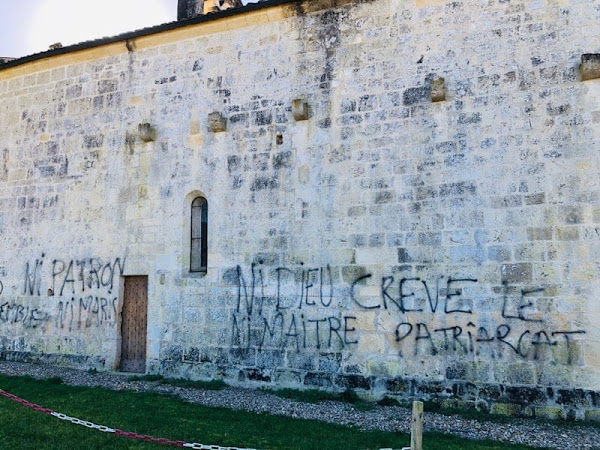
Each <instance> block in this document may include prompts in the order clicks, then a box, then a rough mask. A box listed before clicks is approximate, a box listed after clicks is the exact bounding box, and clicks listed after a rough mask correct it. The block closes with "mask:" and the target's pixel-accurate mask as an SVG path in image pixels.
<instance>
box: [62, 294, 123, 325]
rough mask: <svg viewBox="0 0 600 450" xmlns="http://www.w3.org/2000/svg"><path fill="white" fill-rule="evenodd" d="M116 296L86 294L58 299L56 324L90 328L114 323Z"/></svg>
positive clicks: (115, 317) (115, 318)
mask: <svg viewBox="0 0 600 450" xmlns="http://www.w3.org/2000/svg"><path fill="white" fill-rule="evenodd" d="M117 300H118V299H117V297H112V298H106V297H97V296H93V295H88V296H87V297H79V298H76V297H72V298H71V299H70V300H66V301H62V300H61V301H59V302H58V311H57V315H56V325H57V327H60V328H65V327H67V328H68V329H69V331H72V330H73V329H74V328H77V329H81V328H91V327H92V326H96V327H100V326H102V325H105V324H108V325H114V324H115V323H116V320H117Z"/></svg>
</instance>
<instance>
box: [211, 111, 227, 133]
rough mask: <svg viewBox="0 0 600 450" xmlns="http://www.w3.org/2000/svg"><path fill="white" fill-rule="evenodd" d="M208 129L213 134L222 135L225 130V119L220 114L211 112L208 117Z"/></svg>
mask: <svg viewBox="0 0 600 450" xmlns="http://www.w3.org/2000/svg"><path fill="white" fill-rule="evenodd" d="M208 129H209V130H210V131H212V132H213V133H222V132H223V131H226V130H227V119H225V117H223V114H221V113H220V112H212V113H210V114H209V115H208Z"/></svg>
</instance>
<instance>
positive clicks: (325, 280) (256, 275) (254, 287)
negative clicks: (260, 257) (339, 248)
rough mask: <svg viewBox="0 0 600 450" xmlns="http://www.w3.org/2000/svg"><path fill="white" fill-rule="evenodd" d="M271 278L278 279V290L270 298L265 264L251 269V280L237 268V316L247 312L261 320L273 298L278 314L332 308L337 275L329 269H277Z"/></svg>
mask: <svg viewBox="0 0 600 450" xmlns="http://www.w3.org/2000/svg"><path fill="white" fill-rule="evenodd" d="M271 275H272V277H274V278H275V279H276V289H275V292H274V293H271V295H269V296H267V295H266V294H265V290H266V288H265V273H264V268H263V267H262V264H261V263H258V264H256V263H253V264H252V265H251V267H250V276H249V277H245V276H244V273H243V271H242V268H241V267H240V266H237V267H236V276H237V287H238V293H237V305H236V312H238V313H239V312H241V311H242V310H243V311H245V313H246V314H248V315H249V316H251V315H252V314H258V315H259V316H260V315H262V313H263V304H264V302H265V299H266V298H267V297H273V296H274V297H275V309H276V310H278V311H279V310H285V309H294V308H295V309H302V308H303V307H304V306H307V307H310V306H320V307H325V308H327V307H329V306H331V304H332V301H333V275H332V272H331V267H330V266H329V265H327V266H325V267H313V268H305V267H304V264H303V263H300V267H296V268H289V267H277V268H276V269H274V270H273V271H272V273H271ZM284 287H285V289H283V288H284ZM290 292H291V293H290ZM286 293H287V294H286ZM273 294H274V295H273ZM317 299H318V303H317Z"/></svg>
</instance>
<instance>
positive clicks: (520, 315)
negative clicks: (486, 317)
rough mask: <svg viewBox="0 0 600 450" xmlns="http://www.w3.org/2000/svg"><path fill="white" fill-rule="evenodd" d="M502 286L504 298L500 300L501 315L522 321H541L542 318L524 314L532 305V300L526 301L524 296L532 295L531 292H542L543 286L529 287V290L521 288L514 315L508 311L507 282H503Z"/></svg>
mask: <svg viewBox="0 0 600 450" xmlns="http://www.w3.org/2000/svg"><path fill="white" fill-rule="evenodd" d="M503 286H504V298H503V300H502V317H503V318H505V319H518V320H522V321H523V322H543V320H542V319H534V318H531V317H527V316H526V314H527V312H526V309H528V308H531V307H533V302H532V301H526V299H525V297H527V296H528V295H532V294H538V293H541V292H544V288H538V289H529V290H525V289H521V296H520V298H519V305H518V306H517V307H516V311H517V314H516V315H515V314H514V313H513V314H511V313H510V311H509V306H508V304H509V295H508V294H509V289H510V287H509V285H508V283H506V282H505V283H503Z"/></svg>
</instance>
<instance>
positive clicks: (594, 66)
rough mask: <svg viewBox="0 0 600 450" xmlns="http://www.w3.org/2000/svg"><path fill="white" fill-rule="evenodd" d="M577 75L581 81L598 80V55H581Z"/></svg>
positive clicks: (599, 70)
mask: <svg viewBox="0 0 600 450" xmlns="http://www.w3.org/2000/svg"><path fill="white" fill-rule="evenodd" d="M579 73H580V75H581V80H582V81H587V80H595V79H598V78H600V54H598V53H586V54H583V55H581V65H580V66H579Z"/></svg>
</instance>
